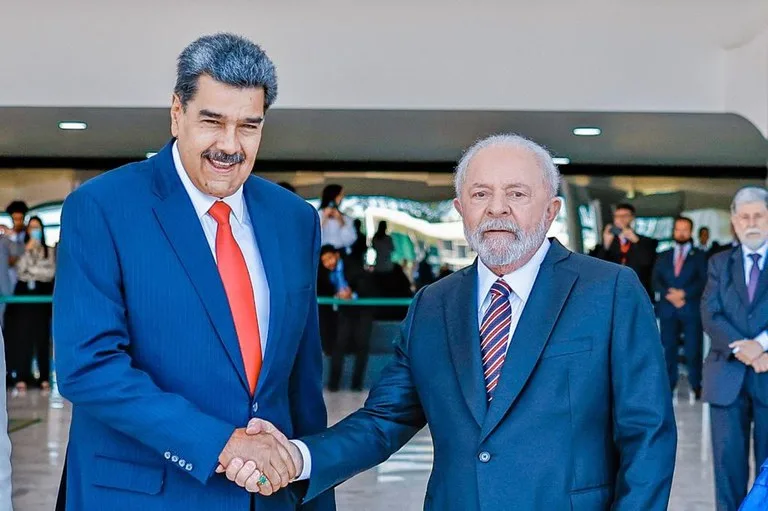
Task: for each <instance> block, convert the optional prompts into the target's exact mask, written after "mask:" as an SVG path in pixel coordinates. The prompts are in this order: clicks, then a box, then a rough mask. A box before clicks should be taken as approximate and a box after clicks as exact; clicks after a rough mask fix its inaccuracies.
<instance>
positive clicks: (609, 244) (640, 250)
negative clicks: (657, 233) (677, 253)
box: [590, 203, 659, 301]
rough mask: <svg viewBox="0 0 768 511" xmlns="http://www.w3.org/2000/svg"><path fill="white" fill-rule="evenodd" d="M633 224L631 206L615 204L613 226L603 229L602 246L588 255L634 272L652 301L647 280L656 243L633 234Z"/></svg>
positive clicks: (633, 215)
mask: <svg viewBox="0 0 768 511" xmlns="http://www.w3.org/2000/svg"><path fill="white" fill-rule="evenodd" d="M634 221H635V207H634V206H633V205H632V204H625V203H622V204H618V205H617V206H616V208H615V209H614V212H613V224H608V225H606V226H605V229H603V244H602V245H598V246H596V247H595V249H594V250H593V251H592V252H591V253H590V255H592V256H595V257H597V258H599V259H603V260H605V261H610V262H612V263H617V264H621V265H622V266H628V267H630V268H632V269H633V270H635V273H637V276H638V277H639V278H640V282H641V283H642V284H643V287H645V289H646V291H648V296H649V297H651V301H653V288H652V285H651V277H652V275H653V265H654V264H655V263H656V247H657V246H658V244H659V242H658V241H657V240H655V239H653V238H647V237H645V236H641V235H639V234H637V233H636V232H635V231H634V229H633V228H632V224H633V223H634Z"/></svg>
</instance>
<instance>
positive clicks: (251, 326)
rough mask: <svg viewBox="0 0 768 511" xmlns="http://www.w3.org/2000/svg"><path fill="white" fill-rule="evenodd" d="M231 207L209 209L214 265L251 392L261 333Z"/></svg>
mask: <svg viewBox="0 0 768 511" xmlns="http://www.w3.org/2000/svg"><path fill="white" fill-rule="evenodd" d="M231 212H232V209H231V208H230V207H229V206H228V205H227V204H226V203H224V202H221V201H217V202H216V203H215V204H214V205H213V206H211V209H210V210H209V211H208V214H210V215H211V216H212V217H213V219H214V220H216V223H217V224H219V227H218V229H217V230H216V264H217V265H218V267H219V275H221V281H222V282H223V283H224V290H225V291H226V293H227V301H228V302H229V308H230V310H231V311H232V319H234V321H235V330H236V331H237V338H238V340H239V341H240V351H241V353H242V355H243V364H244V365H245V374H246V376H247V377H248V384H249V385H250V388H251V394H253V393H254V392H255V390H256V382H257V381H258V379H259V371H261V362H262V360H261V336H260V334H259V319H258V316H257V315H256V301H255V299H254V297H253V286H252V285H251V276H250V274H249V273H248V267H247V266H246V264H245V257H243V252H242V251H241V250H240V246H239V245H238V244H237V241H236V240H235V237H234V235H233V234H232V226H231V225H230V224H229V214H230V213H231Z"/></svg>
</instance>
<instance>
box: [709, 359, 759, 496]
mask: <svg viewBox="0 0 768 511" xmlns="http://www.w3.org/2000/svg"><path fill="white" fill-rule="evenodd" d="M766 377H767V376H766V375H758V374H756V373H755V372H754V371H753V370H752V369H747V374H746V376H745V377H744V384H743V385H742V388H741V392H740V393H739V397H738V398H737V399H736V402H734V403H733V404H732V405H730V406H715V405H710V418H711V420H712V454H713V458H714V463H715V500H716V502H717V511H737V510H738V509H739V505H740V504H741V501H742V500H744V498H745V497H746V496H747V490H748V488H747V485H748V484H749V433H750V426H751V425H752V422H753V421H754V423H755V432H754V443H755V447H754V448H755V453H754V454H755V459H756V460H757V464H758V466H760V463H762V462H763V461H764V460H765V459H766V458H768V406H765V405H763V404H761V403H760V401H758V400H756V399H755V387H756V385H755V383H756V379H757V378H766Z"/></svg>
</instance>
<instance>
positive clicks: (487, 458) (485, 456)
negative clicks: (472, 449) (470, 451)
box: [477, 451, 491, 463]
mask: <svg viewBox="0 0 768 511" xmlns="http://www.w3.org/2000/svg"><path fill="white" fill-rule="evenodd" d="M477 458H478V459H479V460H480V461H481V462H483V463H488V462H489V461H491V454H490V453H489V452H487V451H483V452H481V453H480V455H479V456H478V457H477Z"/></svg>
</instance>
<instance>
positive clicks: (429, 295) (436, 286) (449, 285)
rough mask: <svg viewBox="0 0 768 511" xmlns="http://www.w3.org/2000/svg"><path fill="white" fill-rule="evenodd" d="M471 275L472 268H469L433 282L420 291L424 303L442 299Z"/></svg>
mask: <svg viewBox="0 0 768 511" xmlns="http://www.w3.org/2000/svg"><path fill="white" fill-rule="evenodd" d="M470 273H472V267H471V266H467V267H465V268H462V269H461V270H458V271H455V272H453V273H451V274H450V275H448V276H447V277H443V278H442V279H440V280H438V281H437V282H433V283H432V284H429V285H428V286H425V287H423V288H422V289H421V290H419V294H421V296H422V301H430V300H434V299H437V298H440V297H442V296H443V295H445V294H446V293H448V292H449V291H450V290H451V289H455V287H456V286H457V285H458V284H459V282H460V281H461V279H464V278H470V275H469V274H470Z"/></svg>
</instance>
